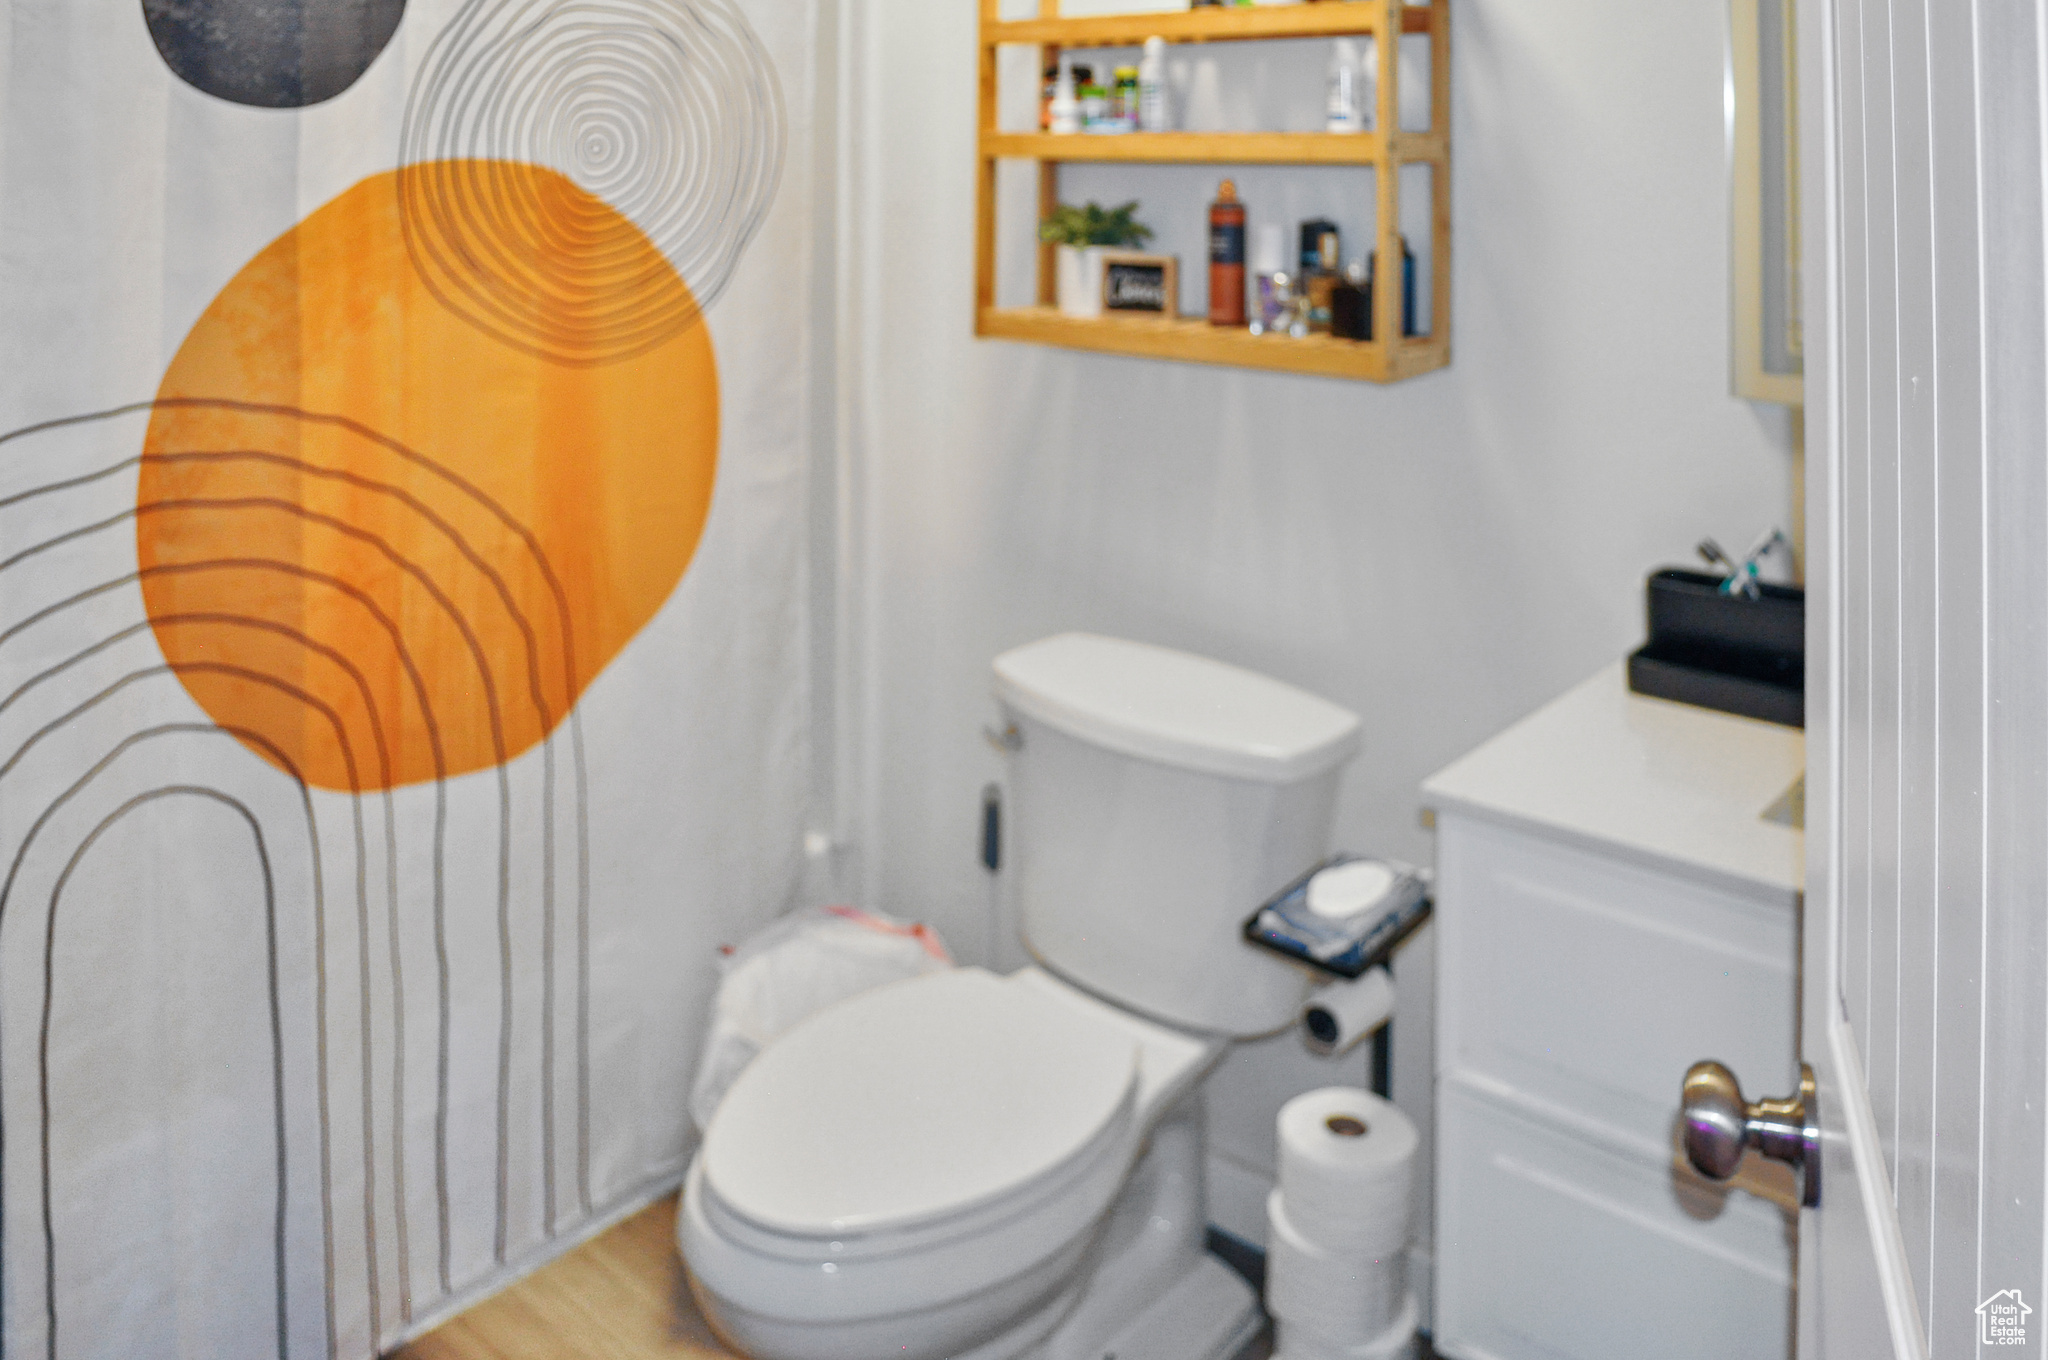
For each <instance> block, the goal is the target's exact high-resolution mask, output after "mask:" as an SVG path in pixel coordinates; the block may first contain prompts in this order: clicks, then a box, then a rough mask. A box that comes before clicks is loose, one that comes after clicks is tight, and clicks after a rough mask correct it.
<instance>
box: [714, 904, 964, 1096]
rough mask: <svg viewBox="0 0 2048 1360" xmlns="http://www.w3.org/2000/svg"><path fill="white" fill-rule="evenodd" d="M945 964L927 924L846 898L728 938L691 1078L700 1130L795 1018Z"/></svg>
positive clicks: (943, 949)
mask: <svg viewBox="0 0 2048 1360" xmlns="http://www.w3.org/2000/svg"><path fill="white" fill-rule="evenodd" d="M952 966H953V959H952V956H951V955H949V954H948V953H947V952H946V946H945V945H944V944H943V943H941V942H940V940H939V937H938V934H937V932H935V931H934V930H932V928H931V927H930V926H926V925H913V924H910V923H908V922H904V921H897V920H894V919H892V918H890V917H887V916H882V915H878V914H876V913H873V912H865V911H861V910H859V909H857V908H854V907H816V908H812V909H810V910H806V911H799V912H793V913H791V914H790V915H788V916H785V917H782V918H781V919H780V920H778V921H775V922H774V923H773V924H771V925H769V926H768V927H766V928H765V929H763V930H761V931H760V932H758V933H757V934H755V935H753V936H752V937H751V938H749V939H748V940H747V941H746V942H745V943H743V944H741V945H739V946H738V947H737V948H733V947H728V949H727V950H726V952H725V955H724V957H722V958H721V959H720V960H719V962H718V968H719V973H720V975H721V976H720V980H719V984H718V994H717V995H716V996H715V997H714V998H713V999H712V1002H711V1029H710V1032H709V1033H707V1034H706V1035H705V1036H704V1052H703V1055H702V1056H701V1057H700V1058H699V1059H698V1061H697V1081H696V1084H695V1085H693V1086H692V1087H691V1088H690V1118H692V1119H693V1120H695V1121H696V1123H697V1128H698V1130H699V1131H700V1132H701V1131H702V1130H704V1129H708V1128H710V1127H711V1116H712V1115H713V1114H714V1113H716V1112H717V1110H718V1103H719V1102H720V1101H721V1100H723V1099H725V1093H726V1092H727V1091H728V1090H730V1089H731V1087H732V1084H733V1082H734V1081H736V1080H737V1079H738V1078H739V1075H740V1072H741V1071H742V1070H744V1069H745V1067H746V1065H747V1064H748V1063H750V1062H752V1061H753V1060H754V1056H755V1055H756V1054H758V1053H759V1052H760V1051H761V1050H762V1049H764V1048H766V1047H767V1046H768V1044H769V1042H770V1041H771V1040H773V1039H775V1038H776V1037H777V1036H778V1035H781V1034H782V1033H784V1032H785V1031H787V1030H789V1029H791V1028H793V1027H794V1026H795V1025H796V1023H797V1022H798V1021H799V1020H802V1019H804V1018H805V1017H807V1016H810V1015H812V1014H814V1013H816V1012H818V1011H821V1010H823V1009H824V1008H825V1007H827V1006H829V1005H831V1004H832V1003H833V1002H835V1001H844V1000H845V999H846V998H847V997H850V996H855V995H857V994H859V993H861V992H865V991H867V990H869V989H870V988H873V987H880V986H882V985H883V984H884V983H889V982H900V981H902V980H903V979H905V978H912V977H917V976H918V975H920V974H922V973H936V972H939V971H941V970H943V969H947V968H951V967H952Z"/></svg>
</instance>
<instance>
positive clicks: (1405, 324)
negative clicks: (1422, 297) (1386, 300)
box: [1401, 236, 1416, 335]
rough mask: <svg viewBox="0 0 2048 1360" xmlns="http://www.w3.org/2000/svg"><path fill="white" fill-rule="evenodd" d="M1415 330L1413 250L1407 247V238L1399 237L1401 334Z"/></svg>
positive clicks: (1409, 333)
mask: <svg viewBox="0 0 2048 1360" xmlns="http://www.w3.org/2000/svg"><path fill="white" fill-rule="evenodd" d="M1415 333H1416V331H1415V252H1414V251H1412V250H1410V249H1409V248H1408V238H1407V237H1406V236H1403V237H1402V238H1401V334H1403V335H1414V334H1415Z"/></svg>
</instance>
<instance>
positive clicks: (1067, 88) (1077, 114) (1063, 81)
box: [1048, 61, 1081, 134]
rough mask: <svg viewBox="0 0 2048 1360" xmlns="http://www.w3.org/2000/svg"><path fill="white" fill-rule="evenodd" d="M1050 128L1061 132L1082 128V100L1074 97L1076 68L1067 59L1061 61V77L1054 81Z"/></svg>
mask: <svg viewBox="0 0 2048 1360" xmlns="http://www.w3.org/2000/svg"><path fill="white" fill-rule="evenodd" d="M1048 130H1049V131H1052V132H1057V133H1061V134H1066V133H1074V132H1079V131H1080V130H1081V101H1080V100H1079V99H1077V98H1075V97H1074V68H1073V66H1072V65H1071V64H1070V63H1068V62H1066V61H1062V62H1060V74H1059V79H1057V80H1056V81H1054V82H1053V87H1052V118H1051V120H1050V123H1049V128H1048Z"/></svg>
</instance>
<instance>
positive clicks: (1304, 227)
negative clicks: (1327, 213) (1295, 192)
mask: <svg viewBox="0 0 2048 1360" xmlns="http://www.w3.org/2000/svg"><path fill="white" fill-rule="evenodd" d="M1335 230H1337V224H1336V223H1335V222H1332V221H1331V220H1330V219H1329V218H1327V217H1311V218H1310V219H1309V220H1308V221H1306V222H1304V223H1302V224H1301V254H1300V255H1299V256H1298V257H1296V259H1295V262H1294V282H1295V286H1296V287H1299V286H1300V284H1301V281H1302V280H1303V279H1305V278H1307V277H1308V276H1309V274H1310V273H1311V272H1313V271H1314V269H1315V267H1316V266H1317V265H1318V264H1319V263H1321V261H1322V258H1323V233H1325V232H1331V231H1335Z"/></svg>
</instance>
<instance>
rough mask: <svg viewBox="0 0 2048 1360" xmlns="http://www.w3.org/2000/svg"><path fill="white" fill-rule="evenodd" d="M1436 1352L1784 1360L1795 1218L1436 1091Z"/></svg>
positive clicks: (1556, 1358)
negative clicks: (1438, 1177) (1438, 1109)
mask: <svg viewBox="0 0 2048 1360" xmlns="http://www.w3.org/2000/svg"><path fill="white" fill-rule="evenodd" d="M1440 1095H1441V1102H1442V1103H1441V1109H1442V1121H1443V1122H1442V1123H1441V1124H1440V1126H1439V1137H1440V1140H1441V1141H1440V1143H1439V1149H1440V1154H1441V1158H1442V1161H1441V1171H1440V1175H1441V1180H1440V1183H1439V1200H1438V1221H1437V1239H1438V1242H1439V1244H1440V1251H1439V1253H1438V1265H1437V1315H1436V1322H1437V1327H1436V1337H1437V1349H1438V1350H1439V1352H1441V1353H1442V1354H1444V1355H1446V1356H1455V1357H1459V1360H1481V1358H1482V1357H1485V1358H1487V1360H1616V1357H1622V1356H1646V1357H1647V1356H1655V1357H1657V1360H1727V1358H1728V1357H1730V1356H1742V1357H1745V1360H1785V1357H1787V1356H1789V1355H1790V1353H1791V1348H1792V1340H1791V1338H1792V1325H1793V1315H1792V1259H1793V1242H1794V1237H1793V1234H1794V1232H1795V1230H1796V1216H1795V1215H1794V1214H1793V1213H1792V1212H1791V1211H1789V1210H1787V1209H1784V1208H1781V1207H1780V1206H1778V1205H1777V1204H1774V1203H1772V1202H1771V1201H1769V1200H1765V1199H1760V1198H1757V1197H1756V1196H1753V1195H1750V1194H1748V1193H1747V1192H1745V1191H1743V1190H1739V1189H1731V1188H1726V1187H1720V1186H1713V1185H1709V1184H1707V1183H1706V1182H1703V1181H1701V1180H1700V1179H1699V1178H1698V1177H1697V1176H1695V1175H1693V1174H1692V1173H1691V1171H1690V1170H1689V1169H1681V1168H1680V1167H1678V1166H1676V1165H1674V1164H1673V1162H1671V1161H1669V1160H1667V1161H1665V1162H1662V1163H1659V1162H1654V1161H1645V1160H1643V1159H1640V1158H1636V1157H1632V1156H1629V1155H1626V1154H1620V1153H1615V1152H1610V1151H1608V1150H1605V1149H1602V1148H1599V1147H1597V1146H1594V1145H1592V1144H1589V1143H1585V1142H1581V1141H1579V1140H1577V1139H1575V1138H1572V1137H1571V1136H1569V1135H1567V1134H1564V1133H1561V1132H1559V1131H1557V1130H1555V1129H1553V1128H1550V1127H1548V1126H1547V1125H1545V1124H1544V1123H1543V1122H1542V1121H1541V1120H1540V1119H1532V1118H1530V1117H1528V1116H1526V1115H1524V1114H1522V1113H1519V1112H1516V1111H1511V1110H1509V1109H1507V1108H1506V1107H1504V1106H1501V1105H1499V1104H1497V1103H1496V1102H1494V1101H1493V1100H1491V1099H1490V1098H1488V1097H1487V1096H1485V1095H1483V1094H1481V1093H1479V1092H1475V1091H1470V1090H1466V1089H1463V1088H1461V1087H1459V1086H1457V1085H1456V1084H1455V1083H1449V1082H1447V1083H1446V1084H1445V1085H1444V1086H1443V1087H1442V1088H1441V1092H1440Z"/></svg>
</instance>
